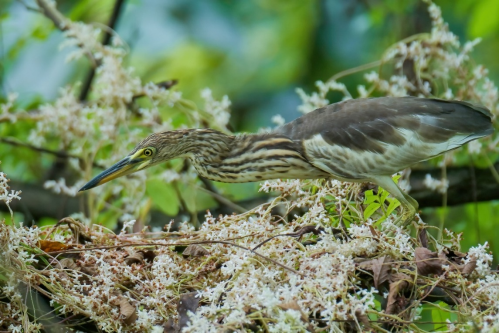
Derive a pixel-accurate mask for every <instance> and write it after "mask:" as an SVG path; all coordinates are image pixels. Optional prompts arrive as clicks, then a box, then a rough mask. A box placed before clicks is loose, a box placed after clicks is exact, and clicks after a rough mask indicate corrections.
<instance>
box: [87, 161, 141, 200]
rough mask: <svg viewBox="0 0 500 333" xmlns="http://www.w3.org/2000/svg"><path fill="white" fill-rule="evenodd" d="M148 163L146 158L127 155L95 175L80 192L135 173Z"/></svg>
mask: <svg viewBox="0 0 500 333" xmlns="http://www.w3.org/2000/svg"><path fill="white" fill-rule="evenodd" d="M141 162H143V163H141ZM147 164H149V161H146V162H144V160H140V159H133V157H132V156H127V157H125V158H124V159H123V160H121V161H120V162H118V163H116V164H114V165H113V166H112V167H110V168H109V169H106V170H104V171H103V172H101V173H100V174H98V175H97V176H95V177H94V178H93V179H92V180H91V181H89V182H88V183H87V184H85V185H84V186H83V187H82V188H81V189H80V190H79V191H78V192H81V191H86V190H88V189H91V188H93V187H96V186H99V185H102V184H104V183H107V182H109V181H110V180H112V179H115V178H118V177H122V176H125V175H128V174H131V173H134V172H136V171H138V170H141V169H143V168H144V167H145V166H146V165H147Z"/></svg>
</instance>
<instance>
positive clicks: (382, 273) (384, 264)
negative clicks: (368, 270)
mask: <svg viewBox="0 0 500 333" xmlns="http://www.w3.org/2000/svg"><path fill="white" fill-rule="evenodd" d="M390 263H391V260H390V259H389V258H387V256H383V257H380V258H378V259H374V260H373V265H372V271H373V285H374V286H375V288H377V289H378V287H379V285H381V284H382V283H384V282H385V281H388V280H389V278H390V276H391V265H390Z"/></svg>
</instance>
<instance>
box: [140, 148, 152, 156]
mask: <svg viewBox="0 0 500 333" xmlns="http://www.w3.org/2000/svg"><path fill="white" fill-rule="evenodd" d="M142 154H143V155H144V156H146V157H151V156H153V149H151V148H146V149H144V152H143V153H142Z"/></svg>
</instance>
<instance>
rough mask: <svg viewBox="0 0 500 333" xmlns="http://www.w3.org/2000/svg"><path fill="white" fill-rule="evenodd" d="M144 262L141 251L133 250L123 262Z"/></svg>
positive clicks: (130, 263) (129, 263)
mask: <svg viewBox="0 0 500 333" xmlns="http://www.w3.org/2000/svg"><path fill="white" fill-rule="evenodd" d="M143 262H144V253H143V252H134V253H132V254H131V255H129V256H128V257H127V258H125V263H126V264H127V265H129V266H130V265H132V264H142V263H143Z"/></svg>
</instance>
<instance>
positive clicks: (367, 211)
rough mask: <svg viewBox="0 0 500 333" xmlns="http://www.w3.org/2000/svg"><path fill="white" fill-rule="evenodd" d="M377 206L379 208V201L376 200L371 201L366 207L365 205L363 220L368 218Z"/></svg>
mask: <svg viewBox="0 0 500 333" xmlns="http://www.w3.org/2000/svg"><path fill="white" fill-rule="evenodd" d="M379 208H380V203H378V202H373V203H371V204H370V205H369V206H368V207H366V209H365V212H364V213H363V216H364V218H365V220H366V219H368V218H370V216H372V215H373V213H375V211H376V210H377V209H379Z"/></svg>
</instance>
